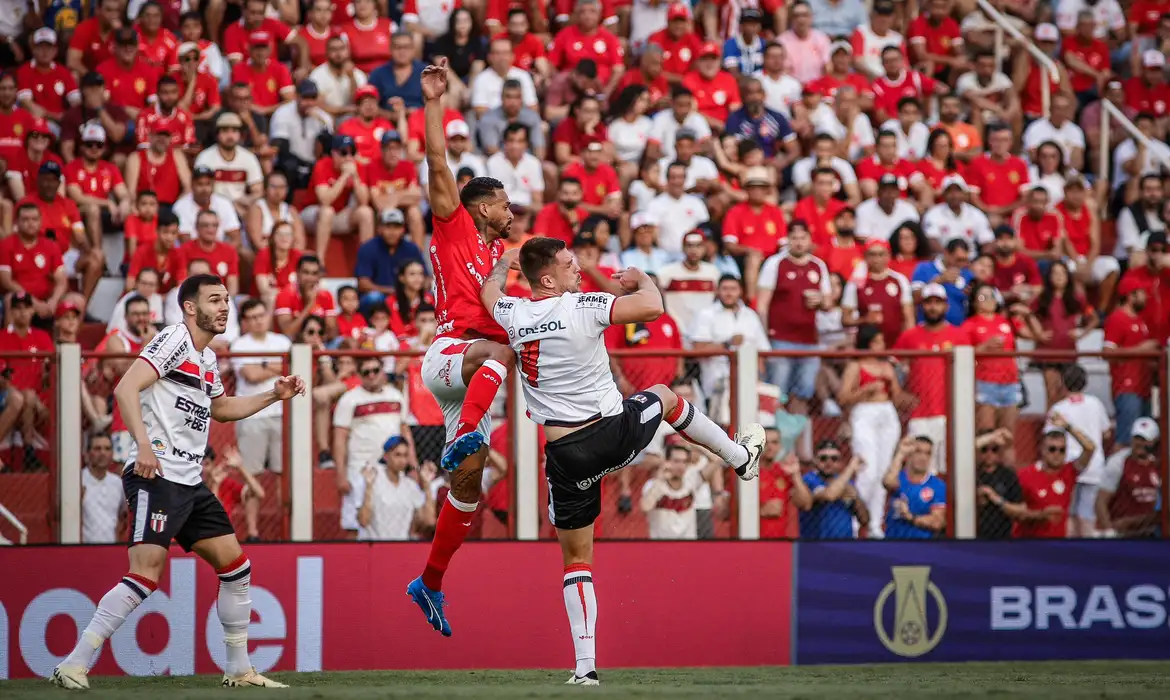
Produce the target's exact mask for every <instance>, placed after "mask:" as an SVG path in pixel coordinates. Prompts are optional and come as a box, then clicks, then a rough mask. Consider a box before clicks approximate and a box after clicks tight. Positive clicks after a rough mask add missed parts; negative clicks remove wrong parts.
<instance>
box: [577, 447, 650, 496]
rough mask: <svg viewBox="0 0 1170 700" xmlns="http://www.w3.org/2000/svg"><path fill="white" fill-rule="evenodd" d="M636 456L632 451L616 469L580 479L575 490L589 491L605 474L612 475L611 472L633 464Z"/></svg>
mask: <svg viewBox="0 0 1170 700" xmlns="http://www.w3.org/2000/svg"><path fill="white" fill-rule="evenodd" d="M637 456H638V451H637V450H634V451H633V452H631V453H630V456H629V457H626V458H625V459H624V460H622V463H621V464H619V465H617V466H616V467H610V468H609V469H606V470H605V471H603V472H601V473H600V474H597V475H595V476H591V477H589V478H588V479H582V480H581V481H578V482H577V488H578V489H580V490H582V491H588V490H589V489H590V487H592V486H593V485H594V484H596V483H597V482H599V481H601V480H602V479H603V478H605V475H606V474H612V473H613V472H616V471H617V470H619V469H621V468H622V467H624V466H626V465H627V464H629V463H630V462H633V461H634V458H635V457H637Z"/></svg>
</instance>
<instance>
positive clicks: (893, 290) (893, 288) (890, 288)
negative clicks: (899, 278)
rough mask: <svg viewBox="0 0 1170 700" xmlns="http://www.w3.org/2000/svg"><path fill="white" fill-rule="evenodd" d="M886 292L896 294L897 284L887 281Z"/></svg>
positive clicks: (891, 294) (894, 295)
mask: <svg viewBox="0 0 1170 700" xmlns="http://www.w3.org/2000/svg"><path fill="white" fill-rule="evenodd" d="M886 294H889V295H890V296H892V297H896V296H898V285H896V284H894V283H893V282H887V283H886Z"/></svg>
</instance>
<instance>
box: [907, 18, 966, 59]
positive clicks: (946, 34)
mask: <svg viewBox="0 0 1170 700" xmlns="http://www.w3.org/2000/svg"><path fill="white" fill-rule="evenodd" d="M906 34H907V38H909V40H910V44H911V45H912V46H914V45H919V46H922V47H923V48H924V49H925V50H926V52H927V53H931V54H934V55H936V56H950V55H951V54H953V53H955V50H956V49H958V48H959V47H960V46H962V45H963V35H962V32H961V31H960V29H959V23H958V22H956V21H955V20H954V18H952V17H949V16H947V17H943V18H942V19H941V20H939V21H938V22H935V21H934V18H933V17H931V16H929V15H926V14H920V15H918V16H917V17H915V18H914V19H912V20H910V26H909V27H908V28H907V32H906Z"/></svg>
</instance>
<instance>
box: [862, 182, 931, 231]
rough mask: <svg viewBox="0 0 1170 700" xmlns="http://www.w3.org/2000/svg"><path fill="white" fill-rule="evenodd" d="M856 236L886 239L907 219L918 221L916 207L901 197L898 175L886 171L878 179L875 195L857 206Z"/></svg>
mask: <svg viewBox="0 0 1170 700" xmlns="http://www.w3.org/2000/svg"><path fill="white" fill-rule="evenodd" d="M856 213H857V237H858V238H864V239H870V238H881V239H882V240H886V239H888V238H889V237H890V235H891V234H893V233H894V231H896V230H897V229H898V227H899V226H901V225H902V224H904V223H906V222H907V221H918V207H916V206H914V205H913V204H911V203H910V202H909V201H907V200H905V199H903V198H902V190H901V189H900V188H899V186H898V176H897V175H895V174H893V173H886V174H885V175H882V176H881V179H880V180H878V190H877V196H876V197H874V198H873V199H867V200H865V201H864V202H862V203H861V204H860V205H858V207H857V212H856Z"/></svg>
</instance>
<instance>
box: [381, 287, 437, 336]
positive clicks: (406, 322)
mask: <svg viewBox="0 0 1170 700" xmlns="http://www.w3.org/2000/svg"><path fill="white" fill-rule="evenodd" d="M424 302H425V303H427V304H430V305H431V306H434V305H435V296H434V295H433V294H431V293H430V292H423V295H422V296H421V297H419V298H418V299H415V300H414V301H412V302H409V303H410V308H409V309H407V310H406V318H403V313H402V312H403V308H402V305H401V304H400V303H399V301H398V295H397V294H390V295H388V296H387V297H386V308H387V309H389V311H390V330H391V331H392V332H393V333H394V335H395V336H397V337H399V338H412V337H414V336H416V335H418V326H416V325H415V323H414V319H415V317H416V316H417V315H418V307H419V305H421V304H422V303H424Z"/></svg>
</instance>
